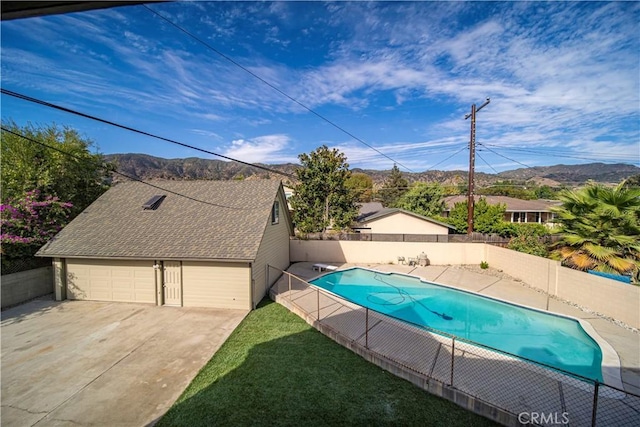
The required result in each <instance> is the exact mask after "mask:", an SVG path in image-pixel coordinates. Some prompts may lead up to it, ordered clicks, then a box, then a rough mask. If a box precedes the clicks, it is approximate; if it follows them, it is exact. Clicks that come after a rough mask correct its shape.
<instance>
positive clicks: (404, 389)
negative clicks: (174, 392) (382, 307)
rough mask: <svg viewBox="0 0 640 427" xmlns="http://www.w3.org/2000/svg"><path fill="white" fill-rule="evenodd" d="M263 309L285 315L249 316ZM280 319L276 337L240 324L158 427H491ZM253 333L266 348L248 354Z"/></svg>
mask: <svg viewBox="0 0 640 427" xmlns="http://www.w3.org/2000/svg"><path fill="white" fill-rule="evenodd" d="M260 310H263V311H264V312H269V311H273V312H276V311H277V310H284V311H286V308H284V307H282V306H280V305H278V304H275V303H273V302H271V301H266V300H265V301H263V302H262V304H261V305H260V307H259V308H258V310H256V311H254V315H259V314H260V313H258V312H259V311H260ZM277 316H278V321H277V322H278V323H279V324H278V329H279V331H278V332H276V335H279V336H277V337H275V338H271V337H268V336H266V335H269V334H270V333H271V331H269V330H264V331H260V330H259V328H256V329H255V330H251V328H252V327H253V326H254V325H256V324H257V323H258V322H255V320H256V319H254V322H253V323H252V324H247V325H241V326H240V327H239V328H238V330H237V331H236V332H237V334H234V335H233V336H232V338H231V339H229V340H228V341H227V343H225V345H224V346H223V347H222V348H221V349H220V350H219V351H218V352H217V353H216V355H214V357H213V358H212V359H211V361H210V362H209V363H208V364H207V366H206V367H205V368H203V370H202V371H201V372H200V373H199V374H198V376H197V377H196V379H195V380H194V381H193V383H192V384H191V385H190V386H189V387H188V388H187V390H186V391H185V393H184V394H183V396H182V397H181V398H180V399H179V400H178V402H177V403H176V404H175V405H174V406H173V407H172V408H171V409H170V410H169V411H168V412H167V414H166V415H165V416H164V417H163V418H162V419H161V420H160V422H159V423H158V426H177V425H184V426H195V425H203V426H205V425H206V426H211V425H243V426H244V425H291V426H293V425H295V426H298V425H305V426H327V425H362V426H370V425H443V426H451V425H460V426H462V425H464V426H469V425H481V426H486V425H494V423H492V422H491V421H489V420H487V419H485V418H482V417H480V416H478V415H475V414H473V413H471V412H468V411H466V410H464V409H462V408H460V407H458V406H456V405H455V404H453V403H451V402H449V401H446V400H444V399H441V398H438V397H435V396H433V395H430V394H428V393H426V392H425V391H423V390H420V389H418V388H417V387H416V386H414V385H413V384H411V383H409V382H408V381H405V380H402V379H400V378H397V377H395V376H393V375H392V374H390V373H388V372H386V371H384V370H382V369H380V368H378V367H377V366H375V365H373V364H370V363H368V362H366V361H365V360H364V359H362V358H361V357H359V356H357V355H356V354H354V353H353V352H351V351H350V350H348V349H346V348H344V347H342V346H340V345H338V344H336V343H334V342H333V341H331V340H330V339H329V338H327V337H325V336H324V335H322V334H321V333H319V332H318V331H316V330H315V329H313V328H311V327H310V326H309V325H307V324H306V323H305V322H304V321H303V320H302V319H300V318H298V317H297V316H296V315H294V314H292V313H290V312H288V311H286V313H284V314H282V313H280V312H278V313H277ZM245 322H246V320H245ZM244 326H246V327H244ZM252 334H256V335H254V337H257V338H258V339H256V341H258V342H259V341H260V340H261V339H260V337H261V338H262V339H263V341H262V342H260V343H259V344H257V345H255V346H253V347H252V348H250V349H249V350H248V351H247V350H246V347H244V348H243V346H244V344H243V343H239V342H241V341H243V340H245V337H247V338H248V339H249V340H250V339H251V335H252ZM260 334H262V336H261V335H260ZM222 366H227V367H228V368H227V369H226V371H223V370H224V369H225V368H221V367H222Z"/></svg>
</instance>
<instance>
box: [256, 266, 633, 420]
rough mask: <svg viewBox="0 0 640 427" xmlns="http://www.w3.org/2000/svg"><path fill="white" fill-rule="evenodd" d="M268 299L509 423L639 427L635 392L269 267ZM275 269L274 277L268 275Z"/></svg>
mask: <svg viewBox="0 0 640 427" xmlns="http://www.w3.org/2000/svg"><path fill="white" fill-rule="evenodd" d="M267 270H268V274H269V275H272V277H277V276H280V277H279V279H278V280H277V281H275V283H274V284H273V286H272V287H271V288H270V290H269V295H270V297H271V298H272V299H273V300H274V301H276V302H278V303H279V304H281V305H283V306H285V307H287V308H288V309H289V310H290V311H292V312H293V313H295V314H297V315H298V316H300V317H301V318H303V319H304V320H305V321H306V322H307V323H309V324H310V325H312V326H313V327H314V328H315V329H317V330H318V331H320V332H321V333H323V334H324V335H326V336H328V337H329V338H331V339H333V340H334V341H336V342H337V343H339V344H341V345H343V346H345V347H347V348H349V349H350V350H352V351H354V352H355V353H356V354H358V355H360V356H362V357H363V358H365V359H366V360H368V361H369V362H372V363H374V364H376V365H378V366H380V367H381V368H383V369H385V370H387V371H389V372H391V373H393V374H395V375H397V376H399V377H401V378H404V379H406V380H408V381H411V382H412V383H414V384H415V385H417V386H419V387H421V388H423V389H424V390H426V391H428V392H429V393H432V394H435V395H437V396H440V397H443V398H446V399H448V400H451V401H453V402H454V403H456V404H458V405H460V406H462V407H464V408H466V409H468V410H470V411H473V412H475V413H478V414H480V415H483V416H485V417H487V418H489V419H492V420H494V421H496V422H499V423H501V424H503V425H507V426H521V425H540V426H547V425H549V426H550V425H571V426H616V427H618V426H620V427H622V426H637V425H639V424H640V423H639V421H640V396H639V395H636V394H634V393H631V392H627V391H625V390H623V389H621V388H617V387H614V386H612V385H608V384H604V383H601V382H599V381H596V380H592V379H589V378H585V377H581V376H579V375H576V374H573V373H571V372H568V371H563V370H561V369H557V368H553V367H550V366H546V365H544V364H541V363H538V362H535V361H533V360H530V359H528V358H524V357H521V356H518V355H515V354H510V353H507V352H504V351H501V350H498V349H495V348H491V347H488V346H485V345H482V344H479V343H475V342H472V341H469V340H466V339H463V338H461V337H457V336H454V335H451V334H447V333H444V332H441V331H436V330H432V329H429V328H428V327H424V326H420V325H414V324H411V323H409V322H407V321H404V320H400V319H397V318H394V317H393V316H390V315H387V314H382V313H380V312H377V311H375V310H372V309H369V308H366V307H362V306H359V305H356V304H353V303H351V302H350V301H348V300H346V299H344V298H341V297H339V296H337V295H335V294H333V293H331V292H329V291H327V290H324V289H322V288H319V287H317V286H313V285H311V284H310V283H308V282H307V281H305V280H304V279H302V278H300V277H297V276H295V275H293V274H291V273H289V272H286V271H283V270H281V269H279V268H276V267H273V266H267ZM273 275H276V276H273Z"/></svg>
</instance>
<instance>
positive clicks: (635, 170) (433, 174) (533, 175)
mask: <svg viewBox="0 0 640 427" xmlns="http://www.w3.org/2000/svg"><path fill="white" fill-rule="evenodd" d="M105 160H107V161H110V162H113V163H115V164H116V165H117V168H118V171H120V172H122V173H124V174H127V175H130V176H132V177H134V178H137V179H143V180H152V179H170V180H181V179H187V180H192V179H211V180H231V179H256V178H267V177H269V178H275V177H279V178H281V179H282V180H283V182H285V184H286V183H293V181H294V179H292V178H288V177H287V176H286V175H290V176H294V175H295V170H296V169H297V168H299V167H300V166H299V165H296V164H293V163H286V164H279V165H259V166H263V167H265V168H268V169H270V170H272V171H277V172H281V173H283V174H285V175H282V176H281V175H278V174H277V173H275V172H269V171H266V170H264V169H259V168H256V167H252V166H247V165H243V164H241V163H237V162H227V161H222V160H210V159H202V158H198V157H189V158H185V159H163V158H160V157H154V156H150V155H147V154H136V153H126V154H107V155H105ZM353 171H354V172H361V173H365V174H367V175H369V176H371V178H372V179H373V182H374V186H375V187H378V186H381V185H382V183H383V182H384V180H385V179H386V177H387V176H388V175H389V172H390V171H389V170H383V171H381V170H371V169H353ZM639 174H640V168H639V167H637V166H634V165H630V164H625V163H617V164H606V163H588V164H581V165H555V166H537V167H531V168H520V169H514V170H509V171H504V172H500V173H497V174H488V173H484V172H476V174H475V180H476V185H477V186H487V185H491V184H493V183H496V182H498V181H505V180H510V181H517V182H534V183H536V184H538V185H549V186H551V187H554V186H562V185H564V186H578V185H581V184H584V183H585V182H587V181H589V180H591V181H595V182H601V183H609V184H615V183H619V182H620V181H622V180H624V179H626V178H628V177H630V176H634V175H639ZM467 175H468V171H463V170H459V171H437V170H434V171H426V172H418V173H411V172H403V176H404V177H405V178H406V179H407V180H408V181H409V182H414V181H427V182H439V183H441V184H444V185H460V184H463V183H464V182H466V180H467ZM115 178H116V180H117V179H119V178H118V177H115Z"/></svg>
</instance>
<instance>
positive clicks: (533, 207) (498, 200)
mask: <svg viewBox="0 0 640 427" xmlns="http://www.w3.org/2000/svg"><path fill="white" fill-rule="evenodd" d="M473 197H474V200H475V201H476V202H477V201H478V200H480V198H481V197H483V198H484V199H486V200H487V203H489V204H490V205H497V204H503V205H506V206H507V209H506V211H507V212H551V208H552V207H553V206H556V205H557V204H558V203H559V202H558V201H556V200H522V199H516V198H514V197H507V196H478V195H476V196H473ZM466 201H467V196H448V197H445V198H444V202H445V205H446V206H447V210H451V209H452V208H453V206H454V205H455V204H456V203H460V202H466Z"/></svg>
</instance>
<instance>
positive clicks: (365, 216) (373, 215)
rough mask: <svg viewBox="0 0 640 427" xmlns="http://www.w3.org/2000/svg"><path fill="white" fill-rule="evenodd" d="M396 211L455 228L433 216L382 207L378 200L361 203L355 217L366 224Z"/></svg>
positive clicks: (360, 222)
mask: <svg viewBox="0 0 640 427" xmlns="http://www.w3.org/2000/svg"><path fill="white" fill-rule="evenodd" d="M397 213H403V214H406V215H410V216H413V217H415V218H418V219H422V220H424V221H428V222H431V223H434V224H438V225H441V226H443V227H447V228H451V229H454V230H455V227H453V226H451V225H449V224H445V223H444V222H440V221H436V220H435V219H433V218H429V217H426V216H423V215H419V214H417V213H414V212H410V211H406V210H404V209H398V208H384V207H382V204H381V203H378V202H372V203H363V204H362V205H361V206H360V215H359V216H358V218H357V219H356V221H357V222H358V223H359V224H366V223H369V222H372V221H376V220H378V219H381V218H384V217H387V216H390V215H394V214H397Z"/></svg>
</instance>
